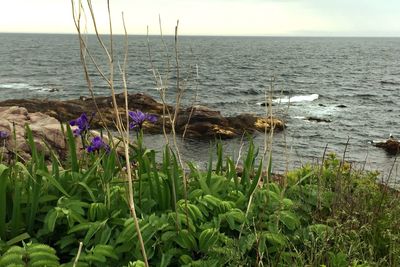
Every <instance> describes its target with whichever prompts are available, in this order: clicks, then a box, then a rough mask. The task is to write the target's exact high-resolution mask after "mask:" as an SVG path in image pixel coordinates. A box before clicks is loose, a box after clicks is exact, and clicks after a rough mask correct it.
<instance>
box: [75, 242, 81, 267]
mask: <svg viewBox="0 0 400 267" xmlns="http://www.w3.org/2000/svg"><path fill="white" fill-rule="evenodd" d="M82 247H83V242H79V248H78V253H77V254H76V258H75V260H74V264H73V265H72V267H76V265H77V264H78V261H79V257H80V256H81V252H82Z"/></svg>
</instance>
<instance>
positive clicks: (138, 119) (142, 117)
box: [129, 110, 157, 130]
mask: <svg viewBox="0 0 400 267" xmlns="http://www.w3.org/2000/svg"><path fill="white" fill-rule="evenodd" d="M129 117H131V119H132V122H131V123H130V124H129V127H130V128H131V129H133V128H136V129H138V130H141V129H142V126H143V123H144V122H145V121H148V122H151V123H155V122H156V121H157V116H156V115H152V114H148V113H143V112H141V111H140V110H136V111H129Z"/></svg>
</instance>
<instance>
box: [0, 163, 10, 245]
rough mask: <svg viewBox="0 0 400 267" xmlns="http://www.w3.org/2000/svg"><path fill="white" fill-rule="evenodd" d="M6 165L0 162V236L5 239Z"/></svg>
mask: <svg viewBox="0 0 400 267" xmlns="http://www.w3.org/2000/svg"><path fill="white" fill-rule="evenodd" d="M7 170H8V167H7V166H5V165H4V164H0V238H1V239H3V240H5V239H6V212H7V198H6V194H7V183H8V175H7V174H8V171H7Z"/></svg>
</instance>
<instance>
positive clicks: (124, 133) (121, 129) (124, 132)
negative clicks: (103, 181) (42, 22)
mask: <svg viewBox="0 0 400 267" xmlns="http://www.w3.org/2000/svg"><path fill="white" fill-rule="evenodd" d="M71 2H72V9H73V17H74V22H75V25H76V28H77V31H78V34H79V39H80V44H81V55H83V54H84V52H87V53H89V49H88V47H87V45H86V42H85V41H84V39H83V38H82V34H81V30H80V15H81V12H82V2H81V0H79V17H78V18H76V16H75V7H74V0H71ZM87 4H88V7H89V11H90V14H91V18H92V23H93V26H94V29H95V33H96V37H97V40H98V42H99V43H100V45H101V47H102V48H103V50H104V52H105V53H106V55H107V58H108V67H109V71H110V76H109V77H108V78H107V77H106V76H105V75H104V73H103V72H102V71H101V69H100V67H99V65H98V64H96V61H95V60H94V58H93V57H91V56H90V57H91V59H92V62H93V63H94V65H95V67H96V69H97V71H98V72H99V73H100V75H101V77H102V78H103V79H104V80H105V81H106V82H107V83H108V85H109V87H110V91H111V97H112V104H113V109H114V116H115V126H116V128H117V130H118V133H119V134H120V136H121V139H122V143H123V147H124V156H125V160H126V170H127V173H126V174H127V183H128V206H129V209H130V212H131V216H132V217H133V220H134V223H135V228H136V232H137V235H138V239H139V243H140V248H141V252H142V256H143V260H144V263H145V265H146V266H149V264H148V260H147V255H146V250H145V247H144V242H143V238H142V235H141V231H140V226H139V221H138V218H137V215H136V210H135V202H134V198H133V194H134V193H133V182H132V176H133V175H132V169H131V164H130V160H129V137H130V136H129V114H128V100H127V99H128V92H127V83H126V65H127V64H126V62H127V54H128V45H127V33H126V27H125V20H124V17H122V20H123V24H124V30H125V58H124V65H123V67H122V68H120V70H121V74H122V79H123V82H124V96H125V113H126V114H125V115H126V119H127V124H126V127H125V126H124V125H123V123H122V118H121V116H120V114H119V110H118V104H117V101H116V94H115V89H114V55H113V33H112V21H111V10H110V1H109V0H108V1H107V10H108V18H109V31H110V51H109V50H108V49H107V47H106V46H105V44H104V42H103V40H102V38H101V37H100V34H99V32H98V29H97V23H96V17H95V14H94V10H93V6H92V3H91V0H87ZM89 54H90V53H89ZM83 59H84V60H83V65H84V71H85V76H86V77H87V80H88V83H89V91H90V92H91V94H92V95H93V96H94V94H93V89H92V88H93V87H92V85H91V82H90V77H89V75H88V68H87V62H86V60H85V57H84V56H83ZM93 99H94V98H93ZM96 107H97V105H96ZM97 109H98V108H97ZM112 144H113V146H114V142H113V140H112ZM114 147H115V146H114Z"/></svg>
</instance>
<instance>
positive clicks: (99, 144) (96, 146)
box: [86, 136, 110, 153]
mask: <svg viewBox="0 0 400 267" xmlns="http://www.w3.org/2000/svg"><path fill="white" fill-rule="evenodd" d="M101 149H104V150H105V151H106V152H107V153H108V152H110V146H109V145H107V144H106V143H104V141H103V139H101V137H100V136H96V137H94V138H93V139H92V142H91V144H90V146H88V147H87V148H86V151H87V152H89V153H90V152H96V151H100V150H101Z"/></svg>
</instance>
